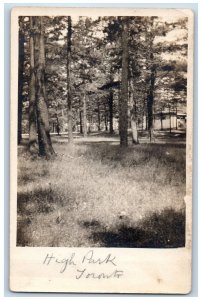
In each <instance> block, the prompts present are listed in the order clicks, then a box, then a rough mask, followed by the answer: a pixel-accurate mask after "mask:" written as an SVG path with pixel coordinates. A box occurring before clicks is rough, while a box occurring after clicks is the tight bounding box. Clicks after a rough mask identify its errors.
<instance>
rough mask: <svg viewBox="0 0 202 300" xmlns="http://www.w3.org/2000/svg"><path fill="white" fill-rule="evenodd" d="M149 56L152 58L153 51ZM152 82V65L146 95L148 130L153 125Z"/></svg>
mask: <svg viewBox="0 0 202 300" xmlns="http://www.w3.org/2000/svg"><path fill="white" fill-rule="evenodd" d="M151 56H152V59H153V53H152V54H151ZM154 83H155V68H154V67H152V69H151V77H150V83H149V90H148V95H147V115H148V119H147V120H148V130H151V128H152V127H153V103H154Z"/></svg>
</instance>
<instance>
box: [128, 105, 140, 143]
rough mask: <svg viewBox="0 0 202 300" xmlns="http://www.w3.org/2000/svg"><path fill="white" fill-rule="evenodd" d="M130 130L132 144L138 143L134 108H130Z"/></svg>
mask: <svg viewBox="0 0 202 300" xmlns="http://www.w3.org/2000/svg"><path fill="white" fill-rule="evenodd" d="M130 114H131V118H130V120H131V131H132V142H133V144H139V139H138V130H137V118H136V112H135V110H134V109H132V110H131V112H130Z"/></svg>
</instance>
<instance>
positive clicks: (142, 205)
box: [18, 139, 185, 247]
mask: <svg viewBox="0 0 202 300" xmlns="http://www.w3.org/2000/svg"><path fill="white" fill-rule="evenodd" d="M54 147H55V150H56V152H57V154H58V155H57V157H56V159H54V160H52V161H46V160H43V159H40V158H37V159H35V160H33V159H32V158H31V157H30V156H29V155H28V154H27V150H26V146H24V148H23V147H21V149H20V152H19V159H18V219H19V222H18V233H19V234H18V244H19V245H22V246H69V247H71V246H75V247H79V246H83V247H89V246H101V245H102V244H103V241H101V240H99V239H98V240H95V239H94V240H93V239H92V238H91V236H92V235H93V234H94V233H95V231H96V230H98V228H99V224H100V226H101V227H102V228H105V231H106V232H112V231H113V232H114V230H115V228H120V227H121V226H122V225H123V223H124V222H125V223H124V224H127V226H130V228H136V227H137V226H138V227H139V226H141V225H140V224H142V223H141V222H142V220H145V218H147V216H148V215H149V214H150V215H151V214H153V213H157V214H161V212H162V211H164V210H165V209H168V208H169V209H171V210H173V211H174V212H176V213H177V212H178V211H181V210H182V209H184V201H183V198H184V196H185V148H184V147H182V146H180V145H159V144H140V145H137V146H129V148H127V149H123V148H120V147H119V145H118V144H117V145H116V144H115V145H114V144H110V143H102V142H100V143H93V142H92V143H85V142H82V139H81V140H78V142H76V143H75V144H74V145H72V146H70V145H68V143H67V142H64V143H57V140H56V139H55V142H54ZM25 223H26V226H25V225H24V224H25ZM84 224H87V225H89V226H84ZM168 224H170V223H169V218H168ZM24 226H25V228H26V230H25V228H24ZM164 227H165V228H166V225H164ZM166 234H167V233H166V231H165V235H166ZM176 235H177V234H176ZM173 240H174V239H173ZM176 243H177V242H176V240H175V242H173V244H172V243H171V244H170V245H169V246H171V247H172V246H174V245H176ZM126 244H127V243H126ZM180 245H181V244H180V243H179V246H180ZM108 246H110V245H108Z"/></svg>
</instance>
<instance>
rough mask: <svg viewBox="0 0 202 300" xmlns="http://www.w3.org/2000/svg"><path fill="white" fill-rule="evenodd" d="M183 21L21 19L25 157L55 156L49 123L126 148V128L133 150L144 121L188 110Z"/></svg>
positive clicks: (20, 90)
mask: <svg viewBox="0 0 202 300" xmlns="http://www.w3.org/2000/svg"><path fill="white" fill-rule="evenodd" d="M186 26H187V19H186V18H183V19H178V20H175V21H172V22H171V21H170V22H169V19H168V21H166V20H163V19H162V18H158V17H99V18H97V19H92V18H88V17H79V18H78V19H76V20H75V19H72V18H71V17H70V16H62V17H45V16H43V17H38V16H33V17H20V18H19V73H18V74H19V75H18V76H19V85H18V143H20V142H21V139H22V115H23V114H24V115H26V116H27V121H28V124H29V126H28V127H29V129H28V131H29V150H30V152H31V153H33V154H38V153H39V155H40V156H44V157H47V158H49V157H51V156H54V155H55V151H54V149H53V146H52V143H51V135H50V119H51V118H54V120H55V124H56V126H57V128H59V127H60V126H61V122H67V123H68V141H69V143H72V142H73V131H74V128H75V125H79V130H80V133H81V134H83V135H84V137H86V136H87V134H88V131H90V129H91V126H87V125H88V124H96V126H97V130H98V131H100V130H101V124H102V123H104V124H105V126H104V127H105V128H104V129H105V130H106V131H109V132H110V133H111V134H112V133H113V132H114V120H115V119H117V120H118V123H119V135H120V145H121V146H127V145H128V128H131V132H132V140H133V142H134V143H135V144H136V143H138V130H137V128H138V126H139V125H140V124H143V120H144V119H146V129H147V130H148V131H149V132H151V130H152V126H153V116H154V110H155V112H162V111H163V110H164V109H165V108H168V109H169V111H170V110H172V111H177V109H178V107H179V105H181V104H185V103H186V84H187V79H186V74H187V60H186V59H187V28H186Z"/></svg>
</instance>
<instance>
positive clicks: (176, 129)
mask: <svg viewBox="0 0 202 300" xmlns="http://www.w3.org/2000/svg"><path fill="white" fill-rule="evenodd" d="M175 112H176V125H175V127H176V130H177V103H176V111H175Z"/></svg>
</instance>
